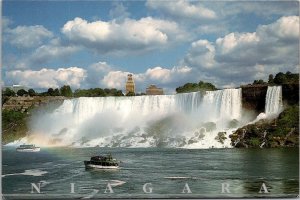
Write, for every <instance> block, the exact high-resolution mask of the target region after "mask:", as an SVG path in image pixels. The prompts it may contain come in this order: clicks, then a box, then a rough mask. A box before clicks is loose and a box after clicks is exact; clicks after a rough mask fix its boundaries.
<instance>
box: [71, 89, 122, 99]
mask: <svg viewBox="0 0 300 200" xmlns="http://www.w3.org/2000/svg"><path fill="white" fill-rule="evenodd" d="M106 96H124V95H123V93H122V91H121V90H117V89H115V88H112V89H108V88H105V89H104V90H103V89H102V88H90V89H77V90H75V92H74V97H106Z"/></svg>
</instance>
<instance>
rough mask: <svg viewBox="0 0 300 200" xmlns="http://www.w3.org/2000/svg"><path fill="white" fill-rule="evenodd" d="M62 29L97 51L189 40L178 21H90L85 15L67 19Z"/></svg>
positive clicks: (146, 47) (145, 47)
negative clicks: (83, 17) (85, 18)
mask: <svg viewBox="0 0 300 200" xmlns="http://www.w3.org/2000/svg"><path fill="white" fill-rule="evenodd" d="M61 30H62V33H63V34H64V35H65V36H66V37H67V38H68V39H69V40H70V41H71V42H72V43H73V44H76V45H80V46H83V47H86V48H88V49H93V50H96V51H97V52H98V53H121V54H122V53H123V54H124V53H125V52H126V53H128V52H144V51H148V50H153V49H157V48H164V47H165V46H166V45H170V44H172V43H175V42H178V41H182V40H186V38H187V35H188V34H187V33H186V32H185V31H183V30H181V29H180V28H179V27H178V25H177V24H176V23H175V22H171V21H166V20H160V19H154V18H152V17H146V18H141V19H139V20H134V19H128V18H127V19H125V20H124V21H122V22H118V21H115V20H112V21H109V22H105V21H101V20H99V21H95V22H88V21H86V20H84V19H82V18H79V17H77V18H75V19H74V20H71V21H68V22H67V23H66V24H65V25H64V26H63V28H62V29H61Z"/></svg>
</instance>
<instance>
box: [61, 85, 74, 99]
mask: <svg viewBox="0 0 300 200" xmlns="http://www.w3.org/2000/svg"><path fill="white" fill-rule="evenodd" d="M60 94H61V95H62V96H64V97H72V96H73V92H72V90H71V87H70V86H69V85H64V86H62V87H61V88H60Z"/></svg>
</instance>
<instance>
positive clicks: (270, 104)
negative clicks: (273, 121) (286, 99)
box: [265, 86, 282, 116]
mask: <svg viewBox="0 0 300 200" xmlns="http://www.w3.org/2000/svg"><path fill="white" fill-rule="evenodd" d="M281 111H282V88H281V86H269V87H268V90H267V95H266V105H265V113H266V115H267V116H272V115H276V114H279V113H280V112H281Z"/></svg>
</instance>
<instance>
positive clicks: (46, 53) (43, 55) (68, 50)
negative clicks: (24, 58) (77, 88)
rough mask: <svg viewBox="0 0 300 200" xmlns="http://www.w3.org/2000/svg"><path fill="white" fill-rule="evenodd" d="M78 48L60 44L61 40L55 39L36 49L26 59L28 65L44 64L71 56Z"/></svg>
mask: <svg viewBox="0 0 300 200" xmlns="http://www.w3.org/2000/svg"><path fill="white" fill-rule="evenodd" d="M79 49H80V48H79V47H77V46H74V45H70V44H62V42H61V40H60V39H58V38H55V39H53V40H51V41H50V42H49V43H48V44H45V45H41V46H40V47H38V48H37V49H36V50H35V51H34V52H33V53H32V54H31V56H30V57H29V58H28V59H29V64H31V63H34V64H35V65H36V64H44V63H47V62H48V61H51V60H52V59H58V58H63V59H65V58H66V57H68V56H70V55H72V54H73V53H75V52H77V51H78V50H79Z"/></svg>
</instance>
